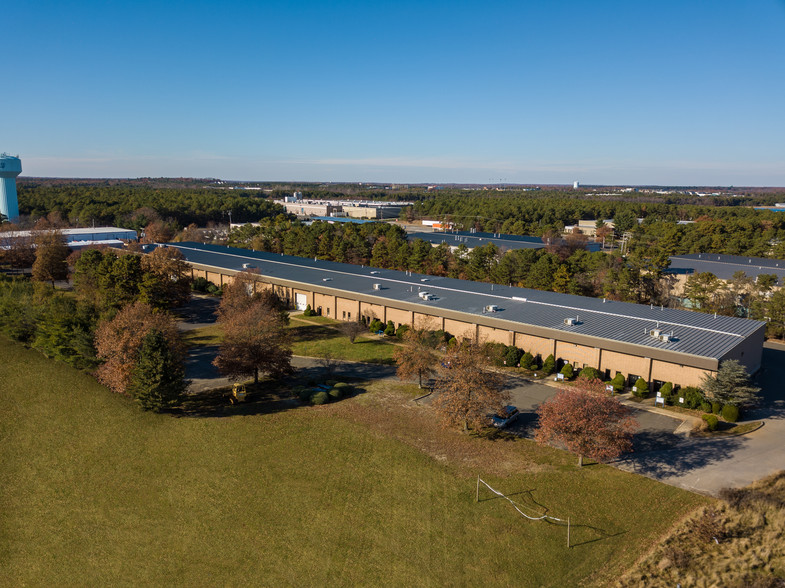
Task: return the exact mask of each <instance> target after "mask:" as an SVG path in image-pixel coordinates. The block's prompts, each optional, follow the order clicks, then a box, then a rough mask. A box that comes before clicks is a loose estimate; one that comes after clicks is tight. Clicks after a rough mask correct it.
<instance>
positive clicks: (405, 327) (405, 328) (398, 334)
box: [395, 325, 409, 339]
mask: <svg viewBox="0 0 785 588" xmlns="http://www.w3.org/2000/svg"><path fill="white" fill-rule="evenodd" d="M408 330H409V325H401V326H400V327H398V329H397V330H396V331H395V336H396V337H398V338H399V339H403V336H404V335H405V334H406V331H408Z"/></svg>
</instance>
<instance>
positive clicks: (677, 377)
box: [644, 359, 716, 386]
mask: <svg viewBox="0 0 785 588" xmlns="http://www.w3.org/2000/svg"><path fill="white" fill-rule="evenodd" d="M714 373H716V372H714V371H711V370H702V369H699V368H694V367H690V366H683V365H678V364H675V363H667V362H665V361H658V360H656V359H655V360H653V361H652V364H651V379H652V380H660V381H662V382H673V383H674V384H678V385H680V386H700V385H701V380H702V379H703V376H704V375H705V374H714ZM644 377H645V376H644Z"/></svg>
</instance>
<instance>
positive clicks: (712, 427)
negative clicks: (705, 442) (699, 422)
mask: <svg viewBox="0 0 785 588" xmlns="http://www.w3.org/2000/svg"><path fill="white" fill-rule="evenodd" d="M701 418H702V419H703V422H705V423H706V426H707V427H708V428H709V431H716V430H717V425H718V424H719V422H720V420H719V419H718V418H717V415H714V414H704V415H703V416H702V417H701Z"/></svg>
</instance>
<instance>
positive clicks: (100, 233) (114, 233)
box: [0, 227, 137, 243]
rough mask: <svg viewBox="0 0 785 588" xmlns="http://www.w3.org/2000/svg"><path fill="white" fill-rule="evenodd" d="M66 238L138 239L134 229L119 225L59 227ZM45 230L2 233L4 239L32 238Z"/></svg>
mask: <svg viewBox="0 0 785 588" xmlns="http://www.w3.org/2000/svg"><path fill="white" fill-rule="evenodd" d="M59 231H60V233H62V235H63V237H64V238H65V241H66V243H70V242H72V241H106V240H110V239H122V240H124V241H136V238H137V237H136V231H134V230H133V229H120V228H118V227H84V228H77V229H59ZM41 232H45V231H6V232H3V233H0V236H2V237H3V238H4V239H22V238H30V237H32V236H33V235H34V234H36V233H41Z"/></svg>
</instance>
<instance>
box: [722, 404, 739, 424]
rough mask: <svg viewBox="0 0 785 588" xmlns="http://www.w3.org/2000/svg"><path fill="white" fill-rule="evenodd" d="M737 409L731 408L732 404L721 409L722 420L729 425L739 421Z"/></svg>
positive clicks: (735, 407) (736, 407)
mask: <svg viewBox="0 0 785 588" xmlns="http://www.w3.org/2000/svg"><path fill="white" fill-rule="evenodd" d="M739 414H740V411H739V407H738V406H733V405H732V404H726V405H725V406H723V407H722V418H724V419H725V420H726V421H728V422H729V423H735V422H736V421H738V420H739Z"/></svg>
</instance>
